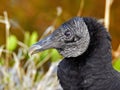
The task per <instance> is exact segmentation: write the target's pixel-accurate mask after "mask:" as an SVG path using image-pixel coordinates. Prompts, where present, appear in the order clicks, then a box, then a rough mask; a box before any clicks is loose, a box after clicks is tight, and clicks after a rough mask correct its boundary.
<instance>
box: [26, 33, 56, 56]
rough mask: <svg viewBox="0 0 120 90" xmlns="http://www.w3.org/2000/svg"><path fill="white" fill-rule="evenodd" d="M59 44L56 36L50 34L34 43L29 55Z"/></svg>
mask: <svg viewBox="0 0 120 90" xmlns="http://www.w3.org/2000/svg"><path fill="white" fill-rule="evenodd" d="M56 46H57V43H56V42H55V40H54V36H53V35H52V34H51V35H50V36H48V37H46V38H44V39H43V40H40V41H38V42H37V43H35V44H33V45H32V46H31V47H30V48H29V51H28V53H29V55H30V56H31V55H33V54H36V53H38V52H40V51H43V50H46V49H49V48H55V47H56Z"/></svg>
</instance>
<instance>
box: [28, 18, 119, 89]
mask: <svg viewBox="0 0 120 90" xmlns="http://www.w3.org/2000/svg"><path fill="white" fill-rule="evenodd" d="M49 48H55V49H57V50H58V52H59V53H60V54H62V55H63V56H64V59H63V60H62V61H61V62H60V64H59V65H58V71H57V75H58V79H59V82H60V84H61V86H62V88H63V90H120V73H118V72H117V71H115V70H114V69H113V67H112V63H111V61H112V55H111V37H110V35H109V33H108V32H107V31H106V29H105V28H104V26H103V25H102V24H100V23H99V22H97V20H95V19H93V18H89V17H83V18H80V17H75V18H73V19H71V20H69V21H67V22H65V23H64V24H62V25H61V26H60V27H59V28H58V29H57V30H56V31H54V32H53V33H52V34H51V35H49V36H48V37H46V38H45V39H43V40H40V41H39V42H38V43H36V44H34V45H33V46H32V47H31V48H30V50H29V52H30V54H34V53H37V52H40V51H42V50H46V49H49Z"/></svg>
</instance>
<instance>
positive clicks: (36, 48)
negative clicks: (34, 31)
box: [28, 45, 41, 57]
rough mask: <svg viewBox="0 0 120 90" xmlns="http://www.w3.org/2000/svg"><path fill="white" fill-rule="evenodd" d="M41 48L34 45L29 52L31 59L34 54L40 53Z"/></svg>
mask: <svg viewBox="0 0 120 90" xmlns="http://www.w3.org/2000/svg"><path fill="white" fill-rule="evenodd" d="M40 48H41V46H39V45H32V46H31V47H30V48H29V50H28V55H29V56H30V57H31V56H32V55H33V54H35V53H37V52H39V49H40Z"/></svg>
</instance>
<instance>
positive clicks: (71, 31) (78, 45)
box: [29, 17, 90, 58]
mask: <svg viewBox="0 0 120 90" xmlns="http://www.w3.org/2000/svg"><path fill="white" fill-rule="evenodd" d="M89 42H90V35H89V32H88V28H87V26H86V24H85V22H84V20H83V19H82V18H80V17H75V18H73V19H71V20H69V21H67V22H65V23H64V24H62V25H61V26H60V27H59V28H58V29H57V30H55V31H54V32H53V33H52V34H51V35H49V36H48V37H46V38H45V39H43V40H40V41H39V42H37V43H36V44H34V45H33V46H31V48H30V49H29V53H30V54H34V53H37V52H40V51H43V50H46V49H49V48H55V49H57V50H58V51H59V53H60V54H61V55H63V56H64V57H67V58H68V57H77V56H79V55H81V54H83V53H84V52H85V51H86V49H87V48H88V46H89Z"/></svg>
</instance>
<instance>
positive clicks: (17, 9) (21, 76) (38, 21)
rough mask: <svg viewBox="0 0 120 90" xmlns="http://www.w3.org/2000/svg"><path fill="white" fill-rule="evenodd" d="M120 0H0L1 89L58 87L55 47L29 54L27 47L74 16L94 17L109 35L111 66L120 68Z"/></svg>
mask: <svg viewBox="0 0 120 90" xmlns="http://www.w3.org/2000/svg"><path fill="white" fill-rule="evenodd" d="M119 9H120V0H99V1H98V0H59V1H58V0H1V1H0V90H61V88H60V86H59V84H58V81H57V77H56V70H57V64H58V62H59V61H60V60H61V59H62V56H60V55H59V54H58V53H57V51H56V50H54V49H51V50H46V51H44V52H41V53H39V54H37V55H34V56H32V57H31V58H30V57H29V56H28V48H29V47H30V46H31V45H32V44H34V43H35V42H36V41H38V40H39V39H41V38H43V37H45V36H47V35H48V34H49V33H51V32H52V31H53V30H55V28H57V27H58V26H60V24H62V23H63V22H64V21H66V20H68V19H70V18H72V17H75V16H84V17H85V16H89V17H95V18H97V19H98V20H99V21H100V22H102V23H103V24H105V27H106V28H108V30H109V32H110V34H111V36H112V47H113V48H112V55H113V62H112V63H113V67H114V68H115V69H116V70H118V71H120V27H119V25H120V17H119V16H120V11H119Z"/></svg>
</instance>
